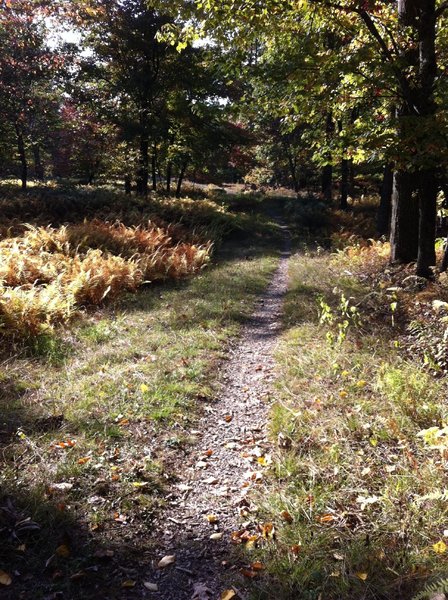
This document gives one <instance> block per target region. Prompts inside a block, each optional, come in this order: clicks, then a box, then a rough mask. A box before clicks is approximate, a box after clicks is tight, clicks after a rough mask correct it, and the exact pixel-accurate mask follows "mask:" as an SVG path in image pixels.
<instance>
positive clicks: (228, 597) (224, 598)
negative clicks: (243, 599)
mask: <svg viewBox="0 0 448 600" xmlns="http://www.w3.org/2000/svg"><path fill="white" fill-rule="evenodd" d="M235 596H236V592H234V591H233V590H225V591H224V592H223V593H222V594H221V597H220V600H232V598H235Z"/></svg>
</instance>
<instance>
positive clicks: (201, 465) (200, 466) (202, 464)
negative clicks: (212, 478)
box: [196, 460, 208, 469]
mask: <svg viewBox="0 0 448 600" xmlns="http://www.w3.org/2000/svg"><path fill="white" fill-rule="evenodd" d="M207 467H208V465H207V463H206V462H205V461H204V460H199V461H198V462H197V463H196V468H197V469H206V468H207Z"/></svg>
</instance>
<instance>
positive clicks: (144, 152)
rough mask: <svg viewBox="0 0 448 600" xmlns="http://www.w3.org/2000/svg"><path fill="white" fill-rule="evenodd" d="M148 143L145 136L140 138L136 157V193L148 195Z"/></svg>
mask: <svg viewBox="0 0 448 600" xmlns="http://www.w3.org/2000/svg"><path fill="white" fill-rule="evenodd" d="M148 165H149V143H148V140H147V139H146V137H145V136H142V137H141V138H140V149H139V158H138V171H137V194H138V195H139V196H147V195H148V179H149V171H148Z"/></svg>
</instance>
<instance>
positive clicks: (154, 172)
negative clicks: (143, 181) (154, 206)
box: [151, 144, 157, 192]
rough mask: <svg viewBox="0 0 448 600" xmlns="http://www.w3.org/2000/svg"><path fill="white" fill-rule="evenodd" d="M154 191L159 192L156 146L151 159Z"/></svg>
mask: <svg viewBox="0 0 448 600" xmlns="http://www.w3.org/2000/svg"><path fill="white" fill-rule="evenodd" d="M151 170H152V189H153V190H154V191H155V192H156V191H157V148H156V146H155V144H154V146H153V149H152V157H151Z"/></svg>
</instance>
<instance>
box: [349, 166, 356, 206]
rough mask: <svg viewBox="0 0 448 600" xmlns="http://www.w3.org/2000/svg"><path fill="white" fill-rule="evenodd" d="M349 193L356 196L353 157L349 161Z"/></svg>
mask: <svg viewBox="0 0 448 600" xmlns="http://www.w3.org/2000/svg"><path fill="white" fill-rule="evenodd" d="M348 194H349V196H351V197H352V198H354V197H355V165H354V164H353V160H352V159H351V158H350V159H349V161H348Z"/></svg>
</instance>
